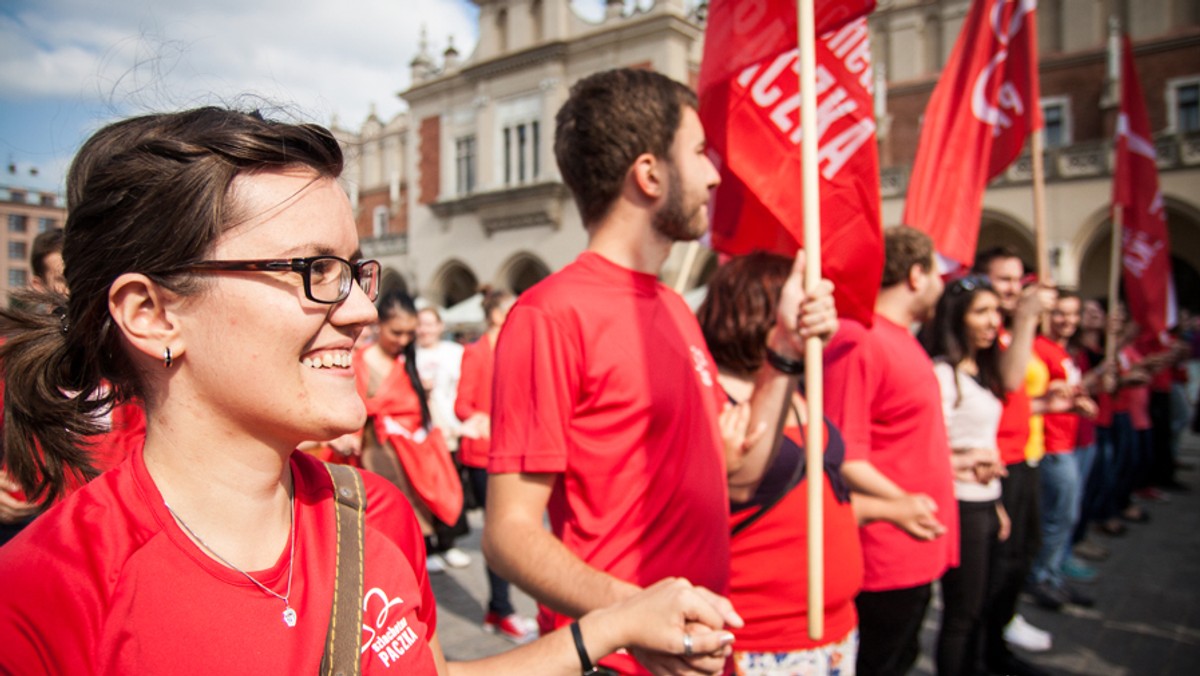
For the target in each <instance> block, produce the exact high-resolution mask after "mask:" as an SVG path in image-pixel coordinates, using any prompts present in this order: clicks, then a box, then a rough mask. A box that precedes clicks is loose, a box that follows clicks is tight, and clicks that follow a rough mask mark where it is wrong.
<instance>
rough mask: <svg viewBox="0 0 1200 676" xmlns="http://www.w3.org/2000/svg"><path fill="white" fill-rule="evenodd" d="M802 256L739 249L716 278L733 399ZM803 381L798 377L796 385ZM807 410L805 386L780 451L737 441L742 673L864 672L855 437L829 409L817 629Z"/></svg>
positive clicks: (712, 326) (788, 417)
mask: <svg viewBox="0 0 1200 676" xmlns="http://www.w3.org/2000/svg"><path fill="white" fill-rule="evenodd" d="M792 265H793V262H792V261H791V260H790V259H788V258H783V257H781V256H776V255H771V254H765V253H756V254H751V255H749V256H741V257H738V258H734V259H732V260H730V261H729V262H727V263H725V264H724V265H722V266H721V267H720V268H718V269H717V271H716V272H715V273H714V274H713V276H712V278H711V279H710V280H709V283H708V295H707V297H706V298H705V300H704V303H703V304H702V305H701V306H700V309H699V311H698V312H697V318H698V319H699V321H700V329H701V331H702V332H703V333H704V340H705V342H706V343H707V344H708V349H709V352H711V353H712V356H713V361H715V362H716V364H717V368H718V374H717V379H718V381H719V382H720V384H721V386H722V387H723V388H724V390H725V392H726V394H727V395H728V397H729V399H730V402H731V404H732V403H741V402H745V401H746V400H747V399H748V398H749V397H750V394H751V392H752V391H753V389H754V381H755V378H756V377H757V374H758V373H759V371H760V370H761V369H762V368H763V367H764V364H765V363H766V359H767V358H768V355H767V350H766V348H765V346H766V345H767V334H768V332H770V331H771V330H772V329H773V327H774V326H775V323H776V313H777V308H778V305H779V296H780V293H781V290H782V289H783V286H784V284H785V282H786V280H787V279H788V275H789V273H790V272H791V271H792ZM809 309H811V308H809ZM829 313H830V317H829V318H828V319H829V322H828V325H827V326H828V327H829V331H828V333H827V334H826V336H825V337H826V338H827V337H828V336H830V335H832V333H833V330H834V328H835V327H836V322H834V321H833V315H832V307H830V308H829ZM815 317H816V315H814V319H815ZM808 319H809V318H808V317H807V316H806V321H807V320H808ZM798 384H799V379H798V378H793V387H796V386H797V385H798ZM805 412H806V409H805V403H804V398H803V396H801V394H800V393H799V391H798V390H797V391H795V392H794V393H793V394H792V396H791V398H790V401H789V403H788V405H787V410H786V413H785V419H784V420H783V424H782V434H781V438H780V440H779V446H778V450H777V451H776V452H775V454H774V455H773V456H772V457H770V458H757V457H744V458H743V457H739V454H738V453H737V452H736V449H733V450H732V451H727V455H729V456H730V461H729V468H728V469H729V477H730V478H729V497H730V501H731V505H730V509H731V516H730V530H731V532H732V536H733V537H732V547H731V553H732V560H731V568H732V574H731V578H730V600H732V601H733V602H734V605H735V607H737V608H738V612H739V613H741V615H742V616H743V617H744V618H745V620H746V626H745V627H744V628H743V629H741V630H740V631H738V632H736V635H737V642H736V645H737V649H736V651H735V652H734V659H735V661H736V663H737V669H738V671H737V673H738V674H741V675H744V676H755V675H759V674H777V673H788V674H792V673H820V674H842V675H843V676H848V675H852V674H854V673H855V658H856V654H857V646H858V631H857V627H858V616H857V613H856V611H855V608H854V597H855V595H856V594H857V593H858V590H859V588H860V587H861V586H862V571H863V563H862V551H861V549H860V546H859V538H858V523H857V521H856V518H855V510H854V507H853V506H852V504H851V502H850V490H849V487H848V486H847V485H846V483H845V481H844V480H843V479H842V476H841V462H842V459H843V457H844V456H845V446H844V445H843V442H842V437H841V434H840V433H839V432H838V430H837V428H836V427H834V426H833V424H832V423H830V422H829V421H828V420H827V421H825V439H826V444H825V454H824V455H825V463H824V466H823V467H821V468H819V469H818V470H817V474H816V476H818V477H820V481H821V482H822V484H823V486H824V488H823V494H824V502H823V504H824V529H825V571H826V578H825V605H824V610H825V637H824V638H823V639H821V640H813V639H811V638H809V636H808V567H807V564H806V563H805V560H806V559H807V556H808V545H807V537H808V527H807V524H808V502H807V500H808V495H807V494H808V488H807V486H808V483H807V479H808V477H811V476H813V474H812V473H811V472H809V471H808V468H807V467H806V466H805V455H804V433H803V429H804V425H805V422H806V418H805ZM735 413H736V408H730V409H727V413H726V415H725V417H724V419H723V427H725V428H726V432H727V433H728V432H729V431H731V430H732V431H733V432H735V433H736V432H737V431H738V430H737V429H736V427H737V423H736V421H735V420H732V418H735V417H736V415H734V414H735ZM774 431H775V430H771V432H772V433H773V432H774ZM750 432H751V434H754V433H755V431H753V430H752V431H750ZM728 436H732V437H736V436H737V435H736V434H733V435H728Z"/></svg>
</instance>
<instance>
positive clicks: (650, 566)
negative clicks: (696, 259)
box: [483, 68, 837, 674]
mask: <svg viewBox="0 0 1200 676" xmlns="http://www.w3.org/2000/svg"><path fill="white" fill-rule="evenodd" d="M697 108H698V102H697V100H696V97H695V94H694V93H693V92H692V91H691V90H689V89H688V88H687V87H685V86H683V85H681V84H679V83H678V82H674V81H672V80H670V79H669V78H667V77H665V76H663V75H661V74H657V73H653V72H650V71H646V70H640V69H631V68H625V69H617V70H612V71H606V72H602V73H597V74H594V75H591V76H588V77H586V78H584V79H582V80H580V81H578V82H576V83H575V85H574V86H573V87H572V89H571V94H570V96H569V97H568V100H567V101H566V102H565V103H564V104H563V106H562V108H561V109H560V110H559V112H558V115H557V117H556V129H555V155H556V157H557V158H558V165H559V169H560V170H561V172H562V175H563V181H564V182H565V183H566V184H567V186H568V187H570V189H571V191H572V193H573V195H574V197H575V201H576V203H577V205H578V207H579V210H580V215H581V220H582V221H583V223H584V227H585V228H586V229H587V231H588V249H587V250H586V251H585V252H583V253H582V254H581V255H580V256H579V258H578V259H577V260H576V261H575V262H574V263H572V264H571V265H569V266H567V267H566V268H564V269H562V270H560V271H559V272H556V273H555V274H553V275H551V276H550V277H547V278H546V279H544V280H543V281H542V282H540V283H538V284H537V285H535V286H534V287H533V288H531V289H529V290H527V291H526V292H525V293H523V294H522V295H521V298H520V300H518V301H517V303H516V304H515V305H514V306H513V308H512V310H511V311H510V313H509V316H508V319H507V320H506V322H505V326H504V329H503V330H502V332H501V334H500V337H499V339H498V341H497V345H496V370H495V375H494V379H495V380H494V387H493V396H492V402H493V404H492V406H493V409H492V447H491V451H490V458H489V465H488V469H489V478H488V491H487V492H488V507H487V521H488V522H487V526H486V528H485V529H484V542H483V548H484V553H485V555H486V556H487V559H488V562H489V564H490V565H491V566H492V567H493V569H494V570H495V571H496V572H497V573H498V574H500V575H501V576H502V577H505V578H507V579H509V580H510V581H512V582H513V583H514V584H517V585H519V586H521V587H522V588H524V589H526V590H527V591H529V592H530V593H531V595H532V596H534V597H535V598H536V599H538V601H539V602H540V603H541V604H542V612H541V614H540V617H539V620H540V623H541V626H542V629H543V631H546V630H550V629H552V628H554V627H557V626H565V625H568V624H570V623H571V621H572V620H571V618H573V617H578V616H580V615H582V614H585V613H586V612H588V611H589V610H591V609H592V608H593V607H597V606H604V605H607V604H609V603H611V602H613V601H616V600H618V599H625V598H628V597H630V596H632V595H633V594H635V593H636V592H637V591H638V589H639V588H641V587H643V586H646V585H650V584H653V583H654V582H656V581H657V580H660V579H662V578H664V577H683V578H686V579H688V580H690V581H692V582H693V583H697V584H701V585H703V586H705V587H707V588H709V589H712V590H714V591H717V592H718V593H724V591H725V590H726V589H727V588H728V584H729V574H730V573H729V570H730V569H729V532H728V508H729V507H728V495H729V494H728V489H727V484H728V483H733V482H736V481H739V473H738V470H739V468H738V467H737V465H736V464H735V463H733V462H729V461H728V458H727V457H726V454H725V444H724V439H723V437H722V434H721V428H720V423H721V422H722V420H725V421H726V422H728V420H729V416H734V417H735V418H740V419H742V420H745V419H748V420H749V422H748V424H747V425H746V426H744V429H745V430H749V431H750V434H748V435H747V436H746V437H745V438H744V439H743V440H742V441H741V442H740V443H737V444H735V446H736V447H737V450H738V454H739V455H740V456H744V457H747V458H748V457H753V458H755V459H757V460H761V459H762V458H769V457H771V456H772V455H773V454H774V452H775V449H774V446H775V443H776V441H775V435H774V434H767V433H766V432H767V430H768V429H771V430H774V429H775V428H776V427H777V426H778V425H779V424H780V422H781V421H782V420H783V414H784V410H785V409H784V406H785V402H786V401H787V399H788V396H789V395H790V393H791V391H793V390H794V389H795V387H796V383H797V381H796V377H797V376H798V375H799V372H800V368H801V367H800V364H801V362H800V359H799V356H800V354H801V352H802V351H803V347H802V346H803V342H804V340H806V339H807V338H809V337H810V336H828V335H830V334H832V332H833V331H834V330H835V328H836V326H837V319H836V314H835V312H834V310H833V308H834V303H833V298H832V284H830V283H829V282H827V281H822V282H821V283H819V284H816V285H814V286H810V287H808V288H805V287H804V284H803V280H804V269H805V266H804V260H803V258H802V257H797V259H796V261H795V264H794V268H793V269H792V272H791V273H790V275H789V281H788V283H787V284H786V285H785V291H784V293H783V294H782V296H781V298H780V301H779V310H778V312H777V315H776V325H775V327H774V328H773V330H772V331H771V332H770V333H769V336H768V337H767V341H766V344H765V345H763V348H764V349H765V350H767V352H766V354H767V355H768V357H770V359H769V360H768V367H767V368H764V369H762V370H761V371H760V372H759V373H758V374H757V378H756V382H755V387H754V392H753V394H751V396H750V398H749V401H748V402H747V403H744V404H743V405H741V406H737V407H729V408H724V407H725V406H726V403H727V399H726V397H725V395H724V393H723V392H722V391H721V390H720V388H719V387H718V384H717V380H716V370H717V369H716V366H715V365H714V364H713V362H712V357H711V356H710V355H709V353H708V351H707V349H706V348H705V343H704V338H703V336H702V335H701V333H700V329H699V326H698V325H697V323H696V319H695V317H694V316H693V315H692V313H691V311H690V310H689V309H688V307H687V305H686V304H685V303H684V302H683V300H682V299H681V298H680V297H679V295H678V294H676V293H675V292H674V291H672V290H671V289H669V288H667V287H666V286H665V285H663V284H662V283H660V282H659V281H658V279H657V276H658V274H659V273H660V272H661V269H662V265H663V263H664V262H665V260H666V258H667V256H668V255H669V253H670V251H671V248H672V246H673V245H674V244H675V243H676V242H680V241H691V240H693V239H696V238H699V237H700V236H702V235H703V234H704V233H705V232H706V231H707V229H708V211H707V204H708V201H709V193H710V191H711V190H712V189H713V188H715V187H716V186H717V184H718V183H719V180H720V178H719V176H718V174H717V171H716V169H715V167H714V166H713V164H712V163H711V161H710V160H709V159H708V156H707V154H706V137H705V131H704V128H703V127H702V126H701V124H700V119H699V116H698V114H697V112H696V111H697ZM772 355H774V356H773V357H772ZM723 408H724V412H722V409H723ZM734 426H735V427H736V426H737V425H734ZM735 460H739V461H740V460H741V458H735ZM547 512H549V515H550V523H551V529H552V530H551V531H547V530H546V528H545V526H544V523H543V519H544V516H545V514H546V513H547ZM680 629H681V635H682V638H683V641H684V643H683V646H684V651H683V655H682V657H677V656H675V655H670V654H667V653H661V652H650V651H634V652H633V653H632V654H622V655H615V656H612V658H611V659H606V660H604V661H603V662H602V666H603V667H605V668H608V669H611V670H614V671H616V672H617V673H622V674H645V673H652V674H672V673H685V674H692V673H719V672H721V671H723V670H724V668H725V666H726V661H725V655H724V653H723V652H722V651H716V652H713V653H707V654H699V653H698V652H696V651H693V650H692V643H691V639H690V635H691V634H690V627H680Z"/></svg>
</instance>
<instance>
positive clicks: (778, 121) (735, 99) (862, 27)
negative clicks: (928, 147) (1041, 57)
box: [700, 0, 882, 672]
mask: <svg viewBox="0 0 1200 676" xmlns="http://www.w3.org/2000/svg"><path fill="white" fill-rule="evenodd" d="M874 5H875V2H874V1H850V2H846V1H842V2H834V1H816V2H814V1H812V0H803V1H799V2H796V1H794V0H764V1H756V2H750V4H746V2H742V4H737V2H732V1H716V2H713V4H712V5H710V6H709V19H708V28H707V32H706V42H704V46H706V47H704V59H703V61H702V64H701V76H700V97H701V119H702V120H703V122H704V126H706V131H707V132H708V134H709V138H710V142H712V146H713V155H714V156H715V158H716V160H718V161H719V166H720V169H721V180H722V184H721V186H719V187H718V192H716V196H715V201H714V211H713V238H712V241H713V246H714V249H716V250H718V251H721V252H724V253H728V255H733V256H742V255H748V253H749V255H756V256H757V253H756V252H761V251H766V252H774V253H779V255H785V256H788V255H793V253H794V252H796V251H797V249H799V247H800V245H802V244H803V249H804V250H805V251H806V262H808V268H806V275H808V277H809V279H808V280H806V281H805V285H806V287H808V288H814V285H816V282H817V281H818V280H820V279H821V276H822V275H826V276H829V277H832V279H835V281H836V285H838V288H836V289H835V294H836V295H838V307H839V313H844V315H848V316H852V317H856V318H859V319H862V321H865V322H868V323H869V322H870V312H871V306H872V305H874V297H875V293H876V292H877V279H878V277H877V275H878V268H882V262H881V261H880V259H881V258H882V246H881V241H880V239H881V233H880V227H878V167H877V160H876V156H875V144H874V131H875V126H874V119H872V118H871V113H872V112H874V106H872V102H871V96H870V85H871V84H872V79H871V71H870V50H869V46H868V41H866V22H865V19H864V18H862V17H863V16H864V14H865V13H868V12H869V11H870V10H872V8H874ZM818 35H820V36H821V40H820V41H818V40H817V36H818ZM818 72H820V73H821V76H822V77H821V78H820V79H818V76H817V73H818ZM818 83H820V84H818ZM818 94H821V95H823V96H826V97H827V98H826V100H827V101H829V100H833V98H836V100H838V101H840V102H841V104H840V106H835V107H834V106H829V107H827V108H829V110H834V109H835V112H829V110H827V112H826V113H824V114H826V119H823V120H822V125H823V126H821V127H818V121H817V110H818V100H817V96H818ZM800 139H804V140H805V142H804V143H800ZM780 178H782V180H780ZM797 183H799V184H800V190H796V184H797ZM827 196H832V197H830V198H829V199H828V201H827ZM830 203H832V204H833V209H832V213H826V214H824V216H826V220H824V221H822V210H826V211H830V208H829V204H830ZM797 216H800V217H799V219H797ZM823 234H826V235H829V234H832V235H833V237H826V238H823V237H822V235H823ZM826 252H830V253H833V256H832V257H830V261H832V263H833V264H832V265H829V264H827V263H829V261H823V259H822V256H823V255H824V253H826ZM876 263H878V268H876V265H875V264H876ZM730 265H733V263H730ZM763 274H764V273H763ZM725 279H726V277H721V280H725ZM727 281H728V283H730V285H748V286H750V287H754V282H752V281H750V280H743V279H738V280H727ZM763 283H766V282H763ZM755 288H757V287H755ZM710 293H713V289H712V288H710ZM706 307H707V310H708V313H707V315H703V316H704V317H708V319H709V321H710V322H712V323H713V324H714V325H724V324H726V323H727V322H730V321H732V319H731V318H730V317H731V316H733V317H742V319H743V321H745V322H751V323H757V319H755V318H754V316H752V315H754V312H751V311H749V310H745V311H744V312H742V311H738V312H731V311H728V309H727V307H724V306H720V307H714V306H710V305H709V304H706ZM707 325H708V324H706V327H707ZM706 331H707V329H706ZM743 333H744V334H745V335H754V331H752V330H751V327H743ZM706 336H708V334H707V333H706ZM708 337H710V336H708ZM719 337H720V339H725V340H733V341H737V340H740V339H739V337H738V335H734V334H731V333H728V331H722V333H719ZM720 342H721V341H719V343H720ZM710 345H712V343H710ZM721 347H722V348H724V347H725V346H724V345H722V346H721ZM714 349H718V348H714ZM822 359H823V345H822V342H821V341H820V340H809V341H808V345H806V346H805V360H804V376H805V388H804V393H805V396H804V399H803V401H804V402H805V406H806V412H808V414H806V417H805V419H806V420H808V430H806V435H805V444H804V447H805V459H804V460H803V462H802V466H806V467H821V466H826V467H828V462H829V460H828V456H827V455H826V454H827V444H826V441H824V438H823V432H824V425H823V403H822V399H823V397H822V389H823V384H824V383H823V375H822V370H823V366H822ZM719 366H722V369H724V367H725V366H726V365H725V364H721V363H720V360H719ZM754 367H757V366H756V365H754V364H745V363H742V361H739V363H738V369H739V370H743V371H744V370H748V369H750V370H752V369H754ZM722 377H724V376H722ZM839 445H840V444H839ZM772 468H773V467H772ZM763 469H766V467H764V468H763ZM785 478H786V477H785ZM838 479H839V483H840V475H839V477H838ZM768 483H769V480H768V479H763V485H766V484H768ZM736 487H737V486H734V485H733V484H732V483H731V495H732V493H733V492H734V489H736ZM847 498H848V496H847ZM823 499H824V493H823V487H822V481H809V484H808V496H806V507H805V509H804V510H802V512H798V513H797V514H802V515H804V516H803V518H804V519H805V524H797V525H793V526H792V527H793V528H794V531H796V532H798V533H800V534H802V537H803V536H804V534H805V533H806V538H808V544H806V557H805V558H806V570H804V572H799V573H794V574H791V575H790V574H782V573H780V574H776V575H774V579H773V580H770V581H764V580H758V584H760V586H758V587H755V588H754V590H744V591H745V592H746V596H744V597H742V598H743V600H745V602H746V603H748V604H750V605H751V608H754V609H756V610H757V609H758V608H760V606H766V605H767V604H764V603H760V602H761V599H760V597H758V596H756V594H758V593H760V592H762V591H763V588H762V585H767V586H769V587H770V588H775V590H776V591H778V590H780V588H784V587H786V588H788V590H792V588H794V587H796V585H797V584H800V582H799V581H804V582H805V584H806V586H808V593H806V598H805V599H804V600H803V602H799V603H794V604H792V605H791V608H792V609H793V612H794V610H796V609H802V610H800V611H799V612H803V614H804V615H805V617H794V616H792V614H788V616H790V617H791V622H792V624H791V627H793V628H794V627H797V626H799V627H803V629H804V630H806V634H808V636H806V638H805V639H800V638H799V635H798V634H799V628H797V629H796V630H794V632H791V633H788V635H787V636H782V635H779V633H778V632H775V633H774V635H772V636H770V639H769V640H768V639H766V638H764V634H766V633H769V632H764V630H758V632H755V618H754V617H751V618H750V620H749V624H748V632H746V633H745V634H744V635H745V636H746V640H749V641H751V644H754V645H752V647H751V648H749V650H754V651H760V650H761V651H767V652H764V653H756V654H774V656H775V657H776V658H778V659H782V660H785V662H786V663H787V664H792V663H793V662H796V660H808V659H810V658H811V656H808V654H802V653H805V651H808V650H809V648H814V647H821V646H826V645H830V644H833V642H836V641H839V640H840V639H842V638H844V636H842V635H844V634H845V633H846V615H845V609H844V608H842V606H841V605H840V603H841V602H840V600H838V599H834V602H833V603H834V610H833V612H834V614H835V615H836V618H835V622H836V627H835V635H826V630H824V616H823V612H824V610H826V609H827V603H826V599H824V598H823V596H824V593H826V588H827V585H826V581H824V570H823V564H824V561H826V557H827V552H824V551H823V550H824V546H826V544H827V543H829V542H830V540H833V542H840V540H839V539H838V537H839V536H840V533H833V534H830V533H826V532H824V531H823V528H824V526H826V525H827V524H828V522H829V521H828V519H827V515H824V514H823V508H824V505H823V503H822V501H823ZM826 504H828V503H826ZM856 507H857V503H856ZM734 521H736V522H738V524H737V526H738V528H739V530H740V528H742V527H745V526H749V524H742V522H740V520H739V516H738V515H734ZM763 528H764V527H763V526H758V527H756V531H755V533H756V534H755V533H750V531H746V532H748V536H745V537H744V538H751V539H752V537H758V538H760V539H758V540H757V542H760V544H761V542H762V540H761V539H762V538H763V537H766V533H767V531H769V528H767V530H763ZM776 534H779V536H780V537H784V538H785V539H787V540H788V542H792V539H791V534H792V533H784V532H782V531H779V532H776ZM739 537H740V536H738V534H737V533H736V534H734V556H736V557H737V556H738V552H740V551H743V550H746V548H748V546H749V545H743V544H739V543H742V540H739V539H738V538H739ZM751 549H752V548H751ZM835 549H836V548H835ZM838 551H841V550H840V549H838ZM748 567H751V564H749V563H746V562H743V561H739V560H737V558H736V560H734V562H733V576H734V584H736V585H738V584H739V581H742V580H743V572H744V570H745V569H746V568H748ZM839 573H845V570H840V572H839ZM841 579H844V575H839V580H841ZM856 587H857V585H856ZM841 591H842V590H841V587H840V586H838V588H836V590H835V591H834V592H833V593H834V596H839V594H840V593H841ZM732 593H734V594H736V596H737V594H738V593H739V591H738V590H737V588H734V590H733V592H732ZM788 598H791V597H788ZM839 598H840V597H839ZM773 605H779V603H778V600H776V602H775V603H774V604H773ZM751 612H752V611H751ZM767 615H769V617H767V616H764V618H763V621H764V622H767V623H768V624H769V622H770V621H772V618H776V617H782V616H784V614H782V612H781V611H780V610H779V609H775V610H773V611H772V612H769V614H767ZM851 617H853V612H852V609H851ZM851 626H853V623H851ZM739 640H740V638H739ZM755 659H756V660H757V659H760V658H755ZM812 659H818V660H821V659H824V658H812ZM805 663H806V662H805ZM780 664H782V663H780ZM852 665H853V662H851V663H850V664H845V663H842V664H840V666H839V668H841V669H846V668H851V669H852V668H853V666H852ZM760 666H762V665H761V664H760ZM748 668H749V666H748V665H746V664H742V663H740V662H739V669H748ZM750 672H757V671H752V670H751V671H750Z"/></svg>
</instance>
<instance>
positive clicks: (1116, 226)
mask: <svg viewBox="0 0 1200 676" xmlns="http://www.w3.org/2000/svg"><path fill="white" fill-rule="evenodd" d="M1123 216H1124V214H1123V212H1122V209H1121V206H1120V205H1118V204H1115V203H1114V204H1113V205H1112V241H1111V242H1109V246H1110V247H1112V251H1111V252H1110V254H1109V257H1108V307H1107V308H1106V316H1107V317H1108V322H1107V325H1106V326H1105V327H1104V334H1105V336H1107V339H1106V340H1105V341H1104V361H1105V362H1106V363H1108V364H1115V363H1117V341H1118V340H1119V338H1120V336H1118V335H1117V331H1116V328H1117V326H1116V324H1115V323H1114V322H1113V321H1112V317H1113V313H1114V312H1116V311H1117V296H1118V295H1120V293H1121V237H1122V232H1121V231H1122V230H1123V229H1124V224H1123V223H1122V220H1123V218H1122V217H1123Z"/></svg>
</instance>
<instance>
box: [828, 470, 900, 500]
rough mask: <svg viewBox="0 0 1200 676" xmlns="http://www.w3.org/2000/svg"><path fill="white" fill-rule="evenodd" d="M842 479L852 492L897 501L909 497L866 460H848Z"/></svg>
mask: <svg viewBox="0 0 1200 676" xmlns="http://www.w3.org/2000/svg"><path fill="white" fill-rule="evenodd" d="M842 477H843V478H844V479H845V480H846V483H847V484H849V485H850V488H851V490H853V491H855V492H857V493H862V494H864V495H867V496H872V497H877V498H885V499H895V498H902V497H904V496H905V495H907V493H905V491H904V489H903V488H900V487H899V486H897V485H896V482H894V481H892V480H891V479H889V478H887V477H886V476H884V474H883V473H882V472H880V471H879V470H877V469H875V466H874V465H872V464H871V463H870V462H868V461H866V460H847V461H846V462H844V463H842Z"/></svg>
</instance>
